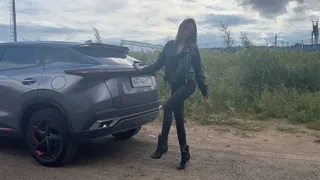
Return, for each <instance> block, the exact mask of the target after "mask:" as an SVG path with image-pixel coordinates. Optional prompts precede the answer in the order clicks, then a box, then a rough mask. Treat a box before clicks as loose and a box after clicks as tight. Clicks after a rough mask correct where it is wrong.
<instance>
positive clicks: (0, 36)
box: [0, 24, 91, 40]
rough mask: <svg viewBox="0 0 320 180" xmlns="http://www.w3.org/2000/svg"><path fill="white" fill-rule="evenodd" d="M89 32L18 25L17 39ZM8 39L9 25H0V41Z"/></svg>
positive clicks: (85, 31)
mask: <svg viewBox="0 0 320 180" xmlns="http://www.w3.org/2000/svg"><path fill="white" fill-rule="evenodd" d="M88 32H91V31H88V30H83V29H72V28H56V27H46V26H37V25H18V26H17V33H18V35H19V37H20V38H21V37H23V38H25V39H29V38H30V39H35V38H37V37H42V36H49V35H59V34H60V35H61V34H76V33H88ZM5 39H9V25H7V24H0V40H5Z"/></svg>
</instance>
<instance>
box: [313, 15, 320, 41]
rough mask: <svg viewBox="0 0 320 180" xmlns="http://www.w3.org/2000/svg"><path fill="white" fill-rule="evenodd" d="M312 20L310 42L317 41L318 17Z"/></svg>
mask: <svg viewBox="0 0 320 180" xmlns="http://www.w3.org/2000/svg"><path fill="white" fill-rule="evenodd" d="M311 21H312V32H311V44H318V43H319V18H318V19H317V20H313V19H311Z"/></svg>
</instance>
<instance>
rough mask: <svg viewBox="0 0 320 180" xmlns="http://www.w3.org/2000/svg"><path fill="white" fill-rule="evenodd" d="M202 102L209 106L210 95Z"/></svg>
mask: <svg viewBox="0 0 320 180" xmlns="http://www.w3.org/2000/svg"><path fill="white" fill-rule="evenodd" d="M204 102H205V103H206V104H210V102H211V101H210V95H208V96H206V97H204Z"/></svg>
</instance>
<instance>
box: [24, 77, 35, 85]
mask: <svg viewBox="0 0 320 180" xmlns="http://www.w3.org/2000/svg"><path fill="white" fill-rule="evenodd" d="M35 82H36V80H35V79H34V78H27V79H24V80H23V81H22V84H24V85H29V84H33V83H35Z"/></svg>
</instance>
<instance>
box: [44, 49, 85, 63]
mask: <svg viewBox="0 0 320 180" xmlns="http://www.w3.org/2000/svg"><path fill="white" fill-rule="evenodd" d="M40 52H41V56H42V58H43V60H44V63H45V64H48V63H53V62H68V63H88V61H86V60H85V59H84V58H83V57H81V56H80V55H77V54H75V53H72V52H70V51H69V50H67V49H62V48H41V50H40Z"/></svg>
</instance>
